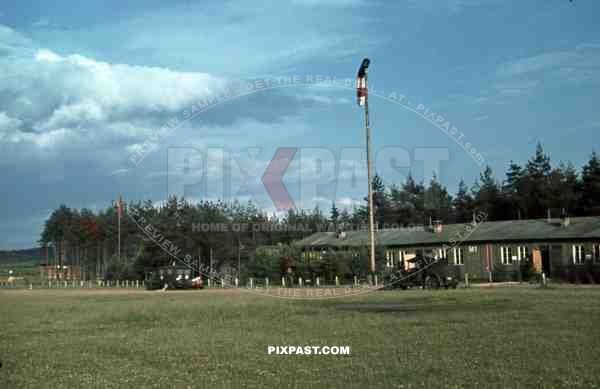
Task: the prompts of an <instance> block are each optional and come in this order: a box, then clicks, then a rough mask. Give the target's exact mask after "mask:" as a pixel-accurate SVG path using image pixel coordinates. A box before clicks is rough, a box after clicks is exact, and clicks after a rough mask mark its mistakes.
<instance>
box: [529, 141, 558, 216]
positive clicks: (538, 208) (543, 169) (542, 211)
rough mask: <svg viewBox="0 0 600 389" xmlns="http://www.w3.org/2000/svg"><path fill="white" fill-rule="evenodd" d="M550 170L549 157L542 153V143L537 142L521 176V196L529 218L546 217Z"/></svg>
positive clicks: (548, 202)
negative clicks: (522, 188) (522, 191)
mask: <svg viewBox="0 0 600 389" xmlns="http://www.w3.org/2000/svg"><path fill="white" fill-rule="evenodd" d="M550 172H551V166H550V157H548V156H547V155H546V154H545V153H544V149H543V147H542V144H541V143H538V144H537V146H536V150H535V155H534V157H533V158H532V159H530V160H529V161H528V162H527V165H526V166H525V175H524V177H523V186H524V193H523V198H524V205H525V209H526V212H527V218H529V219H533V218H543V217H546V214H547V210H548V209H549V208H550V205H551V204H550V196H549V188H550Z"/></svg>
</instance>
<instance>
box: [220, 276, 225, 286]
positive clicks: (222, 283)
mask: <svg viewBox="0 0 600 389" xmlns="http://www.w3.org/2000/svg"><path fill="white" fill-rule="evenodd" d="M224 287H225V281H224V280H223V279H222V278H221V288H224Z"/></svg>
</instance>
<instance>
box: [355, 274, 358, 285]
mask: <svg viewBox="0 0 600 389" xmlns="http://www.w3.org/2000/svg"><path fill="white" fill-rule="evenodd" d="M356 285H358V278H357V277H356V276H354V286H356Z"/></svg>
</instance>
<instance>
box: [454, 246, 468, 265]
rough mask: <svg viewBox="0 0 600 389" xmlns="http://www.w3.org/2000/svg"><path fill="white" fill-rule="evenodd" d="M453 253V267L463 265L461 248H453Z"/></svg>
mask: <svg viewBox="0 0 600 389" xmlns="http://www.w3.org/2000/svg"><path fill="white" fill-rule="evenodd" d="M452 251H453V253H454V264H455V265H464V264H465V262H464V258H463V250H462V247H455V248H454V249H453V250H452Z"/></svg>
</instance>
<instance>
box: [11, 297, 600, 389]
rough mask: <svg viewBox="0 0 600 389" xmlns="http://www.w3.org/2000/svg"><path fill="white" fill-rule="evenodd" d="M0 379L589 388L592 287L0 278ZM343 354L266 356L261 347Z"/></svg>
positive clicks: (14, 384)
mask: <svg viewBox="0 0 600 389" xmlns="http://www.w3.org/2000/svg"><path fill="white" fill-rule="evenodd" d="M0 331H1V332H0V359H1V360H2V362H3V366H2V368H0V387H1V388H7V389H8V388H11V389H12V388H53V389H58V388H69V389H72V388H161V389H162V388H231V387H233V388H236V387H239V388H242V387H244V388H308V387H315V388H317V387H319V388H345V389H347V388H366V387H376V388H383V387H386V388H413V387H414V388H421V387H422V388H425V387H426V388H483V387H485V388H490V387H497V388H518V387H531V388H534V387H535V388H540V387H547V388H558V387H580V388H592V387H600V386H599V385H598V383H599V382H600V289H598V288H576V287H572V288H559V289H546V290H543V289H531V288H513V289H508V288H497V289H468V290H460V289H459V290H451V291H433V292H426V291H417V290H415V291H398V292H382V291H377V292H372V293H367V294H365V295H360V296H351V297H344V298H341V299H332V300H320V301H315V300H312V301H311V300H296V301H294V300H289V299H275V298H269V297H264V296H257V295H251V294H249V293H245V292H240V291H237V290H233V291H219V290H213V291H208V290H205V291H189V292H188V291H181V292H167V293H163V292H148V291H142V290H140V291H131V292H129V291H117V292H112V293H111V292H110V291H109V292H102V291H93V290H91V291H89V290H88V291H85V290H84V291H81V290H80V291H77V290H33V291H28V290H22V291H14V290H13V291H10V290H0ZM326 345H327V346H334V345H338V346H350V350H351V352H350V355H268V354H267V347H268V346H326Z"/></svg>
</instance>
